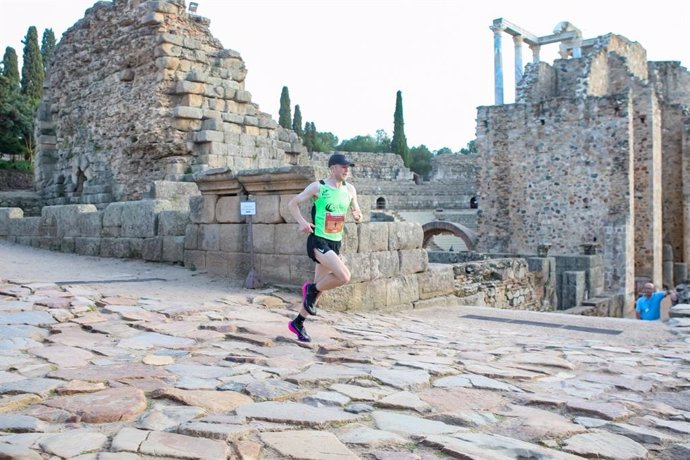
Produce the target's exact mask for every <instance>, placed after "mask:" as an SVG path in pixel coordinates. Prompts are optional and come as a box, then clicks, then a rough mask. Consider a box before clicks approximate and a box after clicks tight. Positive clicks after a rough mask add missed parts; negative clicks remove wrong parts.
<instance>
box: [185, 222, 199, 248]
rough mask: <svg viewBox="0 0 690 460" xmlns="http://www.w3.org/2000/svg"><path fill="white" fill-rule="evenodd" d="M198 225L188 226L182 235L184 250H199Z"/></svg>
mask: <svg viewBox="0 0 690 460" xmlns="http://www.w3.org/2000/svg"><path fill="white" fill-rule="evenodd" d="M200 226H201V225H200V224H189V225H187V228H186V229H185V233H184V248H185V249H191V250H196V249H199V227H200Z"/></svg>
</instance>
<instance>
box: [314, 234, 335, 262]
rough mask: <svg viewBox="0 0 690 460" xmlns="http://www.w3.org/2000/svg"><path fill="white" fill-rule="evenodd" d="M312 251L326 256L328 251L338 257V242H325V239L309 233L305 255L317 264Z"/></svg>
mask: <svg viewBox="0 0 690 460" xmlns="http://www.w3.org/2000/svg"><path fill="white" fill-rule="evenodd" d="M314 251H319V252H320V253H321V254H326V253H327V252H328V251H333V252H335V253H336V254H338V255H340V241H331V240H327V239H326V238H321V237H319V236H316V235H314V234H313V233H310V234H309V237H308V238H307V255H308V256H309V258H310V259H311V260H313V261H314V262H316V263H317V264H318V263H319V261H318V260H316V257H314Z"/></svg>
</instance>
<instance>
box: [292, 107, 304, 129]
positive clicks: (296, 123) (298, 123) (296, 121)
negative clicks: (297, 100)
mask: <svg viewBox="0 0 690 460" xmlns="http://www.w3.org/2000/svg"><path fill="white" fill-rule="evenodd" d="M292 130H293V131H294V132H296V133H297V135H298V136H299V137H302V136H304V129H302V111H301V110H300V109H299V104H297V105H296V106H295V117H294V118H293V119H292Z"/></svg>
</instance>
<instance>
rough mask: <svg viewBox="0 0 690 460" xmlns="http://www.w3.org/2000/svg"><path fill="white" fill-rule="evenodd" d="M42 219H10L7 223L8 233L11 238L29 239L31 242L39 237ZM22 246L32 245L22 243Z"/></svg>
mask: <svg viewBox="0 0 690 460" xmlns="http://www.w3.org/2000/svg"><path fill="white" fill-rule="evenodd" d="M40 221H41V218H40V217H24V218H22V219H8V221H7V223H8V225H7V233H8V235H10V236H14V237H17V238H29V241H30V240H31V238H33V237H36V236H38V234H39V231H38V229H39V224H40ZM20 244H28V245H31V243H26V242H21V243H20Z"/></svg>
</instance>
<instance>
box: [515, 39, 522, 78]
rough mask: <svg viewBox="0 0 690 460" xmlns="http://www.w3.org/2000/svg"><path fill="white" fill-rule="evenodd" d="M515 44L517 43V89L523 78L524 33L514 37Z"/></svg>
mask: <svg viewBox="0 0 690 460" xmlns="http://www.w3.org/2000/svg"><path fill="white" fill-rule="evenodd" d="M513 44H514V45H515V89H516V90H517V85H518V83H520V80H522V35H515V36H514V37H513Z"/></svg>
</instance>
